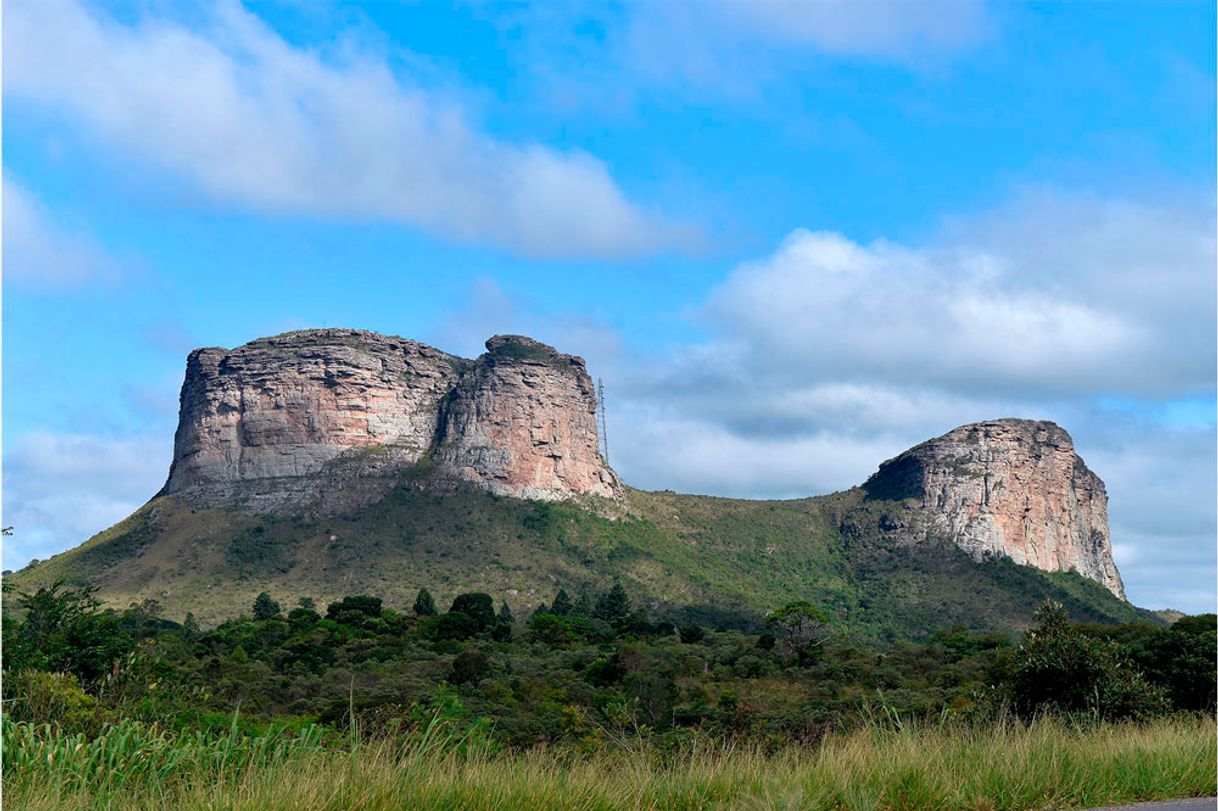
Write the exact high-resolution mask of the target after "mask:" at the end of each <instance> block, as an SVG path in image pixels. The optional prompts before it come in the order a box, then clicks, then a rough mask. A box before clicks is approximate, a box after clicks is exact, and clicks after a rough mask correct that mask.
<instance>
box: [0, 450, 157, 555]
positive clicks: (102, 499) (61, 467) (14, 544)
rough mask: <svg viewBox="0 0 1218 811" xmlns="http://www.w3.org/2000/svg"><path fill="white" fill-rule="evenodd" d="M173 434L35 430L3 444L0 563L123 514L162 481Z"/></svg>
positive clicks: (53, 547) (59, 544)
mask: <svg viewBox="0 0 1218 811" xmlns="http://www.w3.org/2000/svg"><path fill="white" fill-rule="evenodd" d="M172 448H173V437H172V436H160V435H157V436H135V437H120V438H106V437H98V436H90V435H87V434H57V433H52V432H45V431H44V432H35V433H31V434H27V435H24V436H21V437H19V438H17V439H14V440H9V441H8V442H6V444H5V449H4V524H5V525H6V526H10V525H11V526H13V527H14V532H13V535H12V536H10V537H7V538H5V539H4V549H3V556H4V560H3V566H4V568H6V569H17V568H20V567H21V566H24V565H25V564H26V563H28V562H29V561H30V560H31V559H32V558H36V557H45V556H46V555H48V554H49V553H54V552H57V551H60V550H63V549H69V548H71V547H73V546H76V545H77V544H79V543H81V542H82V541H84V540H85V539H87V538H89V537H90V536H92V535H93V534H95V533H97V532H100V531H101V530H103V529H106V528H107V527H110V526H112V525H114V524H115V523H117V522H119V521H121V520H122V519H124V518H126V517H127V516H128V515H130V514H131V513H132V512H134V511H135V510H136V509H137V508H138V507H139V506H140V505H142V504H143V503H144V502H146V501H148V499H149V498H151V497H152V495H153V494H154V493H156V491H157V490H159V489H160V487H161V485H162V484H164V483H165V477H166V474H167V472H168V470H169V462H170V459H171V457H172Z"/></svg>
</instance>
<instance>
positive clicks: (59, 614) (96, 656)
mask: <svg viewBox="0 0 1218 811" xmlns="http://www.w3.org/2000/svg"><path fill="white" fill-rule="evenodd" d="M93 591H94V590H93V589H92V588H91V587H82V588H68V587H66V586H65V585H64V583H63V582H62V581H58V582H55V583H53V584H51V585H50V586H43V587H41V588H39V589H38V590H37V591H35V592H34V593H33V594H27V593H25V592H22V593H19V594H18V595H17V604H18V605H19V606H20V607H21V608H22V609H23V610H24V611H25V619H24V620H23V621H22V623H21V624H20V625H19V626H17V627H16V628H12V627H11V626H9V625H8V624H7V623H6V625H5V629H6V630H10V631H11V636H10V638H8V639H6V640H5V646H4V659H5V661H4V666H5V668H6V669H8V670H10V671H14V672H15V671H20V670H22V669H23V668H27V667H32V668H37V669H39V670H48V671H62V672H65V673H71V674H73V675H75V676H77V677H78V678H79V679H80V680H81V681H82V682H84V683H86V684H89V683H91V682H93V681H95V680H97V679H99V678H101V677H102V676H103V675H104V674H106V673H108V672H109V671H110V670H111V666H112V664H113V663H114V661H115V660H116V659H118V658H119V657H121V656H124V655H126V653H127V652H128V651H129V650H131V648H132V647H133V644H134V643H133V642H132V640H131V637H130V636H129V635H128V634H127V633H126V632H125V631H124V630H123V629H122V628H121V627H120V626H119V620H118V617H117V616H115V615H114V613H113V612H109V611H107V612H99V611H98V610H97V609H98V606H99V605H100V601H99V600H98V599H97V598H96V597H95V596H94V594H93Z"/></svg>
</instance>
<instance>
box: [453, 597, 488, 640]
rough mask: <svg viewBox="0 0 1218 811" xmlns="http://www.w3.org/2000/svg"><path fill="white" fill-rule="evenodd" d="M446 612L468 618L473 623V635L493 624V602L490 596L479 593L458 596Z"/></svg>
mask: <svg viewBox="0 0 1218 811" xmlns="http://www.w3.org/2000/svg"><path fill="white" fill-rule="evenodd" d="M448 612H449V613H450V614H464V615H465V616H467V617H469V618H470V620H471V621H472V622H473V627H474V629H475V630H474V633H481V632H483V631H485V630H486V629H487V628H489V627H491V625H493V624H494V622H495V601H494V600H493V599H492V598H491V595H489V594H482V593H481V592H474V593H472V594H458V595H457V597H456V599H454V600H453V604H452V607H451V608H449V609H448Z"/></svg>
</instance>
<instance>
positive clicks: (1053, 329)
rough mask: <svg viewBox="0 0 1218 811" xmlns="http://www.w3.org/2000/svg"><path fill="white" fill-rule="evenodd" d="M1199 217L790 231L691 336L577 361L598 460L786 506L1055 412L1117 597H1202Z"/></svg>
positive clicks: (1179, 603) (680, 485)
mask: <svg viewBox="0 0 1218 811" xmlns="http://www.w3.org/2000/svg"><path fill="white" fill-rule="evenodd" d="M1212 216H1213V205H1212V202H1207V201H1200V202H1198V201H1196V200H1181V199H1177V200H1174V201H1158V202H1155V201H1145V200H1141V201H1129V200H1112V199H1100V198H1094V197H1091V196H1088V195H1079V194H1067V193H1064V192H1060V191H1052V190H1043V189H1042V190H1031V191H1025V192H1023V193H1021V194H1019V195H1017V196H1016V197H1015V198H1014V199H1013V200H1012V201H1011V202H1009V203H1008V204H1006V205H1003V206H1000V207H999V208H997V209H995V210H994V211H991V212H987V213H984V214H982V215H980V216H977V217H972V218H968V219H961V220H957V221H953V222H950V223H948V225H947V227H946V228H945V229H944V231H943V233H942V234H941V235H939V237H937V238H936V239H933V240H931V241H929V242H928V243H926V244H922V245H913V246H911V245H899V244H894V243H891V242H877V243H874V244H870V245H861V244H858V243H856V242H853V241H852V240H850V239H848V238H846V237H844V236H842V235H840V234H831V233H817V232H811V231H805V230H800V231H796V232H794V233H793V234H791V235H790V236H789V237H788V239H787V240H786V241H785V242H784V243H783V244H782V245H780V246H779V247H778V248H777V249H776V250H775V252H774V253H773V254H771V255H770V256H767V257H764V258H762V259H759V260H756V261H752V262H745V263H743V264H742V265H740V266H739V267H737V268H736V269H735V270H734V271H733V272H732V273H730V274H729V275H728V277H727V278H726V279H725V280H724V281H723V282H722V283H721V284H720V285H719V286H718V287H717V288H716V289H715V290H714V291H712V292H711V294H710V295H709V296H708V298H707V300H706V301H705V302H703V303H702V305H701V306H700V307H698V308H697V312H698V317H699V318H700V320H701V323H702V326H703V327H704V328H705V329H706V330H707V332H708V333H709V337H708V339H707V340H705V341H704V342H702V343H700V344H697V345H691V346H684V347H678V348H676V349H674V350H672V351H669V352H665V353H663V354H661V355H650V356H649V355H645V354H641V353H637V354H634V355H633V356H632V355H629V354H627V353H621V352H619V353H616V354H614V353H610V354H603V355H597V354H596V352H595V351H593V352H589V353H588V354H589V361H590V367H591V368H592V370H593V373H594V374H598V375H599V374H603V375H604V377H605V380H606V383H607V385H608V387H609V389H608V390H609V395H610V399H609V404H610V409H609V433H610V437H611V443H610V445H611V452H610V457H611V461H612V462H613V464H614V466H615V467H616V468H617V469H618V471H619V472H620V473H621V474H622V475H623V477H624V478H625V479H626V481H628V482H630V483H632V484H635V485H637V486H642V487H647V488H671V489H675V490H678V491H686V492H700V493H709V494H714V495H724V496H736V497H764V498H779V497H790V496H800V495H809V494H813V493H823V492H829V491H833V490H838V489H842V488H846V487H849V486H851V485H854V484H857V483H859V482H861V481H862V480H863V479H865V478H866V477H867V476H868V475H869V474H870V473H871V472H873V471H874V470H875V469H876V467H877V466H878V464H879V463H880V462H881V461H883V460H884V459H887V458H890V457H892V456H894V455H896V454H897V453H899V452H901V451H902V450H904V449H906V448H908V447H910V446H912V445H914V444H916V443H918V442H920V441H922V440H924V439H928V438H930V437H933V436H938V435H940V434H942V433H945V432H946V431H948V430H950V429H951V428H953V427H955V426H957V425H961V424H965V423H968V422H974V421H977V420H982V419H989V418H994V417H1008V416H1012V417H1025V418H1033V419H1051V420H1054V421H1056V422H1058V423H1059V424H1060V425H1062V426H1064V427H1065V428H1066V429H1067V430H1069V431H1070V432H1071V434H1072V435H1073V436H1074V439H1075V443H1076V447H1077V448H1078V449H1079V451H1080V453H1081V454H1082V455H1083V457H1084V458H1085V459H1086V461H1087V463H1088V464H1089V466H1090V467H1091V468H1092V469H1094V470H1095V471H1096V472H1097V473H1098V474H1099V475H1100V476H1101V477H1102V478H1103V479H1104V480H1105V481H1106V483H1107V485H1108V490H1109V495H1110V499H1111V501H1110V521H1111V526H1112V534H1113V541H1114V544H1115V551H1116V555H1117V561H1118V565H1119V566H1120V567H1121V571H1122V574H1123V576H1124V577H1125V580H1126V584H1127V587H1128V592H1129V594H1130V597H1131V599H1132V600H1133V601H1134V602H1135V603H1137V604H1140V605H1148V606H1151V607H1166V606H1172V607H1177V608H1181V609H1184V610H1188V611H1205V610H1213V608H1214V578H1215V544H1214V537H1215V520H1214V507H1215V487H1216V486H1218V483H1216V482H1215V463H1216V460H1215V440H1216V434H1215V427H1214V384H1215V381H1214V367H1215V361H1214V344H1213V335H1214V332H1215V294H1214V275H1213V267H1214V264H1215V247H1214V237H1213V232H1212V226H1211V223H1212ZM573 350H574V351H581V352H583V351H585V350H584V349H582V348H581V347H579V346H578V345H576V346H574V347H573Z"/></svg>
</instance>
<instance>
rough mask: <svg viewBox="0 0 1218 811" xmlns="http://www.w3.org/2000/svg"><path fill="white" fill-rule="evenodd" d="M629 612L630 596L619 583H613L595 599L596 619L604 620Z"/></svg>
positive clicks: (613, 618)
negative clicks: (611, 586)
mask: <svg viewBox="0 0 1218 811" xmlns="http://www.w3.org/2000/svg"><path fill="white" fill-rule="evenodd" d="M629 613H630V597H629V596H627V594H626V589H624V588H622V584H621V583H614V584H613V588H611V589H609V591H607V592H605V593H604V594H602V595H601V598H600V599H599V600H597V601H596V616H597V619H603V620H606V621H609V620H615V619H617V618H618V617H624V616H626V615H627V614H629Z"/></svg>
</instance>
